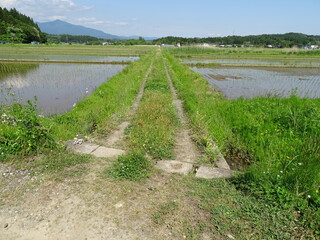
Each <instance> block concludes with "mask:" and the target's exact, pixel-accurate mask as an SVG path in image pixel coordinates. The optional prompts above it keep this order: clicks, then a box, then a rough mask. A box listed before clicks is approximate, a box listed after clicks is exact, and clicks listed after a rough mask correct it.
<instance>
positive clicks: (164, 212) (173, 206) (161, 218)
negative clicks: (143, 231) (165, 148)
mask: <svg viewBox="0 0 320 240" xmlns="http://www.w3.org/2000/svg"><path fill="white" fill-rule="evenodd" d="M178 208H179V205H178V203H177V202H174V201H169V202H166V203H164V204H162V205H160V206H159V207H158V209H157V211H156V212H155V213H154V214H152V220H153V222H154V223H155V224H163V223H164V222H165V220H166V218H167V217H168V216H172V215H174V212H175V211H176V210H178Z"/></svg>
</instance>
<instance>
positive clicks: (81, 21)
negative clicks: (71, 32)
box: [77, 17, 108, 25]
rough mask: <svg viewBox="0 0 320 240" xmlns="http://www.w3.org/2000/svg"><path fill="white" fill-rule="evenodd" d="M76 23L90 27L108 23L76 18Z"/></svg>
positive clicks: (94, 19)
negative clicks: (89, 25)
mask: <svg viewBox="0 0 320 240" xmlns="http://www.w3.org/2000/svg"><path fill="white" fill-rule="evenodd" d="M77 21H79V22H80V23H83V24H91V25H99V24H104V23H108V22H106V21H102V20H98V19H96V18H93V17H92V18H78V19H77Z"/></svg>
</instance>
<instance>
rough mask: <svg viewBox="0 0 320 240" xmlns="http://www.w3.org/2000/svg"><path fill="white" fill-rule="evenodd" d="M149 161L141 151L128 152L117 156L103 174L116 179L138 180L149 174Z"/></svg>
mask: <svg viewBox="0 0 320 240" xmlns="http://www.w3.org/2000/svg"><path fill="white" fill-rule="evenodd" d="M150 170H151V163H150V161H149V160H148V159H147V158H146V157H145V156H144V154H143V153H139V152H130V153H128V154H126V155H122V156H119V157H118V158H117V160H116V161H115V163H113V165H112V166H111V167H110V168H107V169H106V170H105V172H104V173H105V175H106V176H110V177H112V178H114V179H117V180H131V181H139V180H141V179H144V178H147V177H149V176H150Z"/></svg>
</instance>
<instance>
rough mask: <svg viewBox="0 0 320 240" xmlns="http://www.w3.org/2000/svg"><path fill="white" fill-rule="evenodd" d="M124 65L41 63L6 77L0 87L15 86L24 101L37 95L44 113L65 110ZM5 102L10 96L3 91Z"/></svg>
mask: <svg viewBox="0 0 320 240" xmlns="http://www.w3.org/2000/svg"><path fill="white" fill-rule="evenodd" d="M124 68H125V66H124V65H95V64H88V65H86V64H39V65H38V68H36V69H33V70H32V71H29V72H24V73H23V74H18V73H14V74H11V75H8V76H7V77H5V78H3V80H2V82H1V83H0V89H1V91H2V92H5V89H7V88H10V87H12V89H11V92H14V93H15V97H16V98H19V99H21V101H22V102H25V101H26V100H27V99H33V98H34V96H36V97H37V99H38V108H39V109H40V110H41V111H43V113H44V114H57V113H63V112H66V111H68V110H70V109H71V108H72V106H73V105H74V103H76V102H78V101H79V100H81V99H83V98H85V97H86V96H88V95H89V94H91V93H92V92H93V91H94V90H95V88H96V87H98V86H99V85H101V84H102V83H103V82H105V81H107V80H108V79H109V78H111V77H112V76H114V75H116V74H118V73H119V72H121V71H122V70H123V69H124ZM5 101H7V97H6V96H5V95H4V94H1V96H0V102H2V103H4V102H5Z"/></svg>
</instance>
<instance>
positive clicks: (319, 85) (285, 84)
mask: <svg viewBox="0 0 320 240" xmlns="http://www.w3.org/2000/svg"><path fill="white" fill-rule="evenodd" d="M191 69H192V70H193V71H195V72H199V73H200V74H201V75H202V76H203V77H205V78H206V79H207V80H208V82H209V83H210V84H211V85H213V86H214V87H215V88H216V89H218V90H219V91H221V92H222V93H223V94H224V95H225V96H226V97H227V98H228V99H235V98H240V97H244V98H253V97H257V96H270V95H276V96H279V97H288V96H290V95H292V94H293V93H294V94H297V96H299V97H301V98H319V97H320V69H317V68H316V69H306V68H250V67H246V68H243V67H241V68H234V67H229V68H223V67H221V68H196V67H192V68H191Z"/></svg>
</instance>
